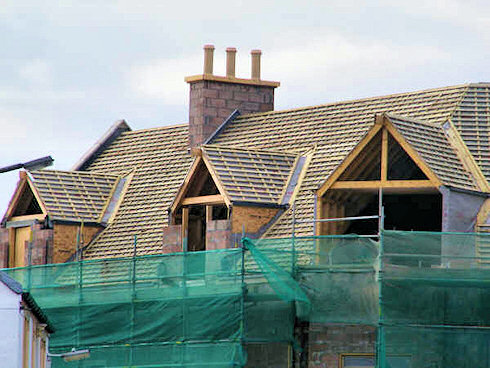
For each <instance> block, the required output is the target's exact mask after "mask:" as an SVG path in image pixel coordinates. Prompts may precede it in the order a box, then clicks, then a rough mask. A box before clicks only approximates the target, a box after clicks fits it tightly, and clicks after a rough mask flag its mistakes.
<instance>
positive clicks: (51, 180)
mask: <svg viewBox="0 0 490 368" xmlns="http://www.w3.org/2000/svg"><path fill="white" fill-rule="evenodd" d="M30 175H31V177H32V179H33V184H34V186H35V187H36V189H37V191H38V193H39V196H40V197H41V200H42V202H43V203H44V206H45V207H46V210H47V211H48V215H49V217H50V218H51V219H53V220H72V221H87V222H96V221H97V220H98V218H99V216H100V215H101V211H102V209H103V208H104V206H105V204H106V202H107V200H108V199H109V196H110V194H111V192H112V189H113V188H114V185H115V184H116V183H117V181H118V176H116V175H107V174H97V173H87V172H82V171H58V170H37V171H31V172H30Z"/></svg>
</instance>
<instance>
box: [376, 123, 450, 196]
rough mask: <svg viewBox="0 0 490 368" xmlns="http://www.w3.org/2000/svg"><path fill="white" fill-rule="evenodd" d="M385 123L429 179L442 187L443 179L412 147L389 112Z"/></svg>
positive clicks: (436, 185) (389, 131)
mask: <svg viewBox="0 0 490 368" xmlns="http://www.w3.org/2000/svg"><path fill="white" fill-rule="evenodd" d="M383 125H384V126H385V127H386V129H387V130H388V133H390V134H391V136H392V137H393V138H394V139H395V140H396V141H397V143H398V144H399V145H400V146H401V147H402V148H403V149H404V150H405V152H406V153H407V155H408V156H410V158H411V159H412V160H413V161H414V162H415V164H416V165H417V166H418V167H419V169H420V170H422V172H423V173H424V174H425V175H426V176H427V178H428V179H429V180H431V181H432V182H433V183H434V186H435V187H440V186H441V185H442V182H441V180H440V179H439V178H438V177H437V175H436V174H435V173H434V172H433V171H432V169H431V168H430V167H429V166H428V165H427V164H426V162H425V160H424V159H423V158H422V157H420V155H419V154H418V152H417V151H416V150H415V149H414V148H413V147H412V145H411V144H410V143H408V142H407V140H406V139H405V137H403V135H402V134H401V133H400V132H399V131H398V129H396V127H395V125H394V124H393V123H392V122H391V120H390V118H389V116H388V115H387V114H383Z"/></svg>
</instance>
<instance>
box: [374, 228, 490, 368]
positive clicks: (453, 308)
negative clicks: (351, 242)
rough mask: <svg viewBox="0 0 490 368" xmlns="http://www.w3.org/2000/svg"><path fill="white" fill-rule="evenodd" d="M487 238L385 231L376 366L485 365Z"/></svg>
mask: <svg viewBox="0 0 490 368" xmlns="http://www.w3.org/2000/svg"><path fill="white" fill-rule="evenodd" d="M488 244H490V237H489V235H488V234H472V233H431V232H402V231H385V232H383V235H382V246H383V250H382V264H381V270H382V273H381V278H380V281H381V283H380V290H381V297H380V321H379V322H380V327H379V330H378V334H379V344H378V345H379V346H378V350H379V357H378V360H379V362H378V365H379V367H396V368H398V367H400V368H404V367H427V368H432V367H434V368H439V367H444V368H446V367H447V368H456V367H457V368H470V367H487V368H488V367H490V308H489V306H490V258H489V255H490V253H489V252H488V250H489V248H488ZM390 358H391V359H395V361H396V362H397V365H394V364H391V365H390V364H389V359H390Z"/></svg>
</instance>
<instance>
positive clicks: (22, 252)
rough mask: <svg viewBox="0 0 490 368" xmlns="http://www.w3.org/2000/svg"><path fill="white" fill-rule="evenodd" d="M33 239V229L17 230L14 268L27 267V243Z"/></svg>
mask: <svg viewBox="0 0 490 368" xmlns="http://www.w3.org/2000/svg"><path fill="white" fill-rule="evenodd" d="M30 237H31V227H30V226H27V227H18V228H16V229H15V250H14V267H23V266H27V262H26V254H27V253H26V252H27V243H28V242H29V239H30Z"/></svg>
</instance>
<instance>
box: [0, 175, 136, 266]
mask: <svg viewBox="0 0 490 368" xmlns="http://www.w3.org/2000/svg"><path fill="white" fill-rule="evenodd" d="M130 179H131V175H130V174H129V175H124V176H117V175H105V174H97V173H88V172H77V171H59V170H38V171H31V172H29V173H28V172H21V173H20V180H19V182H18V185H17V188H16V191H15V193H14V196H13V197H12V200H11V202H10V204H9V207H8V209H7V212H6V213H5V216H4V218H3V220H2V226H3V227H4V228H5V229H4V230H2V234H3V236H2V240H1V241H0V249H1V252H0V253H1V255H2V257H1V259H0V261H1V263H2V265H3V266H4V267H21V266H25V265H28V264H44V263H59V262H66V261H67V260H70V259H75V258H76V257H77V254H76V253H77V250H79V251H80V250H81V249H83V247H84V246H85V245H87V244H88V243H90V241H92V239H93V238H94V237H95V236H96V235H97V234H98V233H99V232H100V230H101V229H103V228H104V227H105V226H106V225H107V224H108V223H110V221H111V219H112V218H113V216H114V214H115V212H117V209H118V205H119V203H120V200H121V199H122V197H123V195H124V189H125V188H126V186H127V184H128V182H129V181H130Z"/></svg>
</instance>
